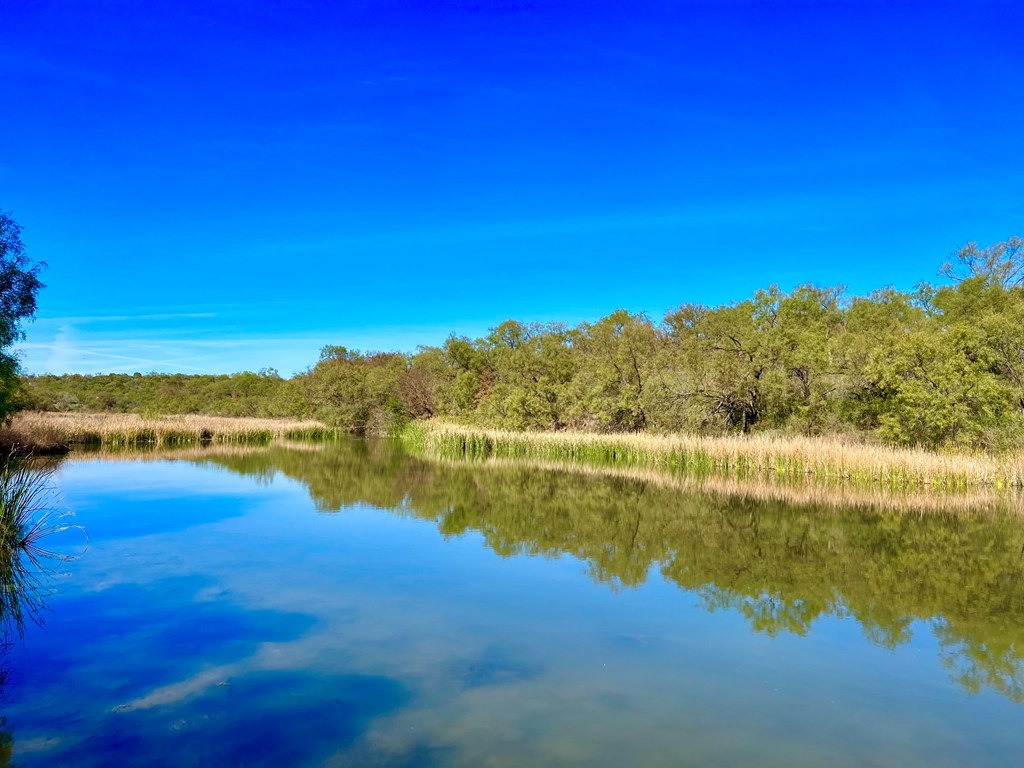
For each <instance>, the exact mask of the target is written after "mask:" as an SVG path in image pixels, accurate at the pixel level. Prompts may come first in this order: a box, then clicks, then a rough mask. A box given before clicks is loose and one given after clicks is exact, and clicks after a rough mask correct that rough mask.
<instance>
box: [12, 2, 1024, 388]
mask: <svg viewBox="0 0 1024 768" xmlns="http://www.w3.org/2000/svg"><path fill="white" fill-rule="evenodd" d="M207 5H212V8H211V7H204V6H207ZM0 19H2V21H0V25H2V30H3V31H2V35H0V83H2V84H3V89H2V92H3V109H4V117H3V119H2V120H0V209H3V210H6V211H8V212H10V213H12V214H13V215H14V217H15V218H16V219H17V220H18V221H19V222H20V223H21V224H22V225H23V226H24V232H23V235H22V239H23V240H24V241H25V243H26V245H27V246H28V249H29V253H30V255H31V256H32V257H34V258H35V259H39V260H44V261H46V262H48V264H49V268H48V270H47V271H46V273H45V277H44V279H45V282H46V283H47V284H48V287H47V288H46V289H45V291H44V292H43V293H42V294H41V295H40V312H39V316H38V319H37V320H36V322H35V323H33V324H31V325H29V326H27V331H28V338H27V340H26V343H25V344H24V345H23V349H24V367H25V369H26V370H27V371H29V372H43V371H50V372H55V373H62V372H101V371H128V372H132V371H136V370H138V371H150V370H163V371H184V372H198V371H204V372H230V371H236V370H244V369H249V370H255V369H259V368H262V367H265V366H273V367H276V368H278V369H279V370H280V371H281V372H282V373H283V374H285V375H288V374H291V373H293V372H295V371H297V370H301V369H303V368H305V367H306V366H307V365H309V364H311V363H313V362H314V361H315V360H316V358H317V355H318V350H319V348H320V347H321V346H322V345H324V344H343V345H346V346H349V347H355V348H360V349H411V348H413V347H415V345H416V344H417V343H421V342H422V343H440V342H441V341H442V340H443V339H444V338H445V336H447V335H448V333H450V332H456V333H460V334H467V335H470V336H476V335H481V334H483V333H485V332H486V329H487V328H488V327H489V326H493V325H495V324H496V323H498V322H500V321H501V320H503V319H506V318H509V317H512V318H516V319H521V320H540V321H547V320H562V321H566V322H568V323H570V324H575V323H576V322H579V321H581V320H594V319H597V318H599V317H601V316H602V315H605V314H607V313H608V312H611V311H612V310H614V309H616V308H619V307H624V308H627V309H630V310H635V311H645V312H648V313H649V314H650V315H651V316H652V317H653V318H656V319H657V318H660V317H661V315H662V314H663V312H664V311H665V310H666V309H668V308H670V307H673V306H676V305H678V304H680V303H682V302H687V301H699V302H705V303H712V304H719V303H727V302H730V301H733V300H740V299H743V298H745V297H747V296H749V295H750V294H751V293H752V292H753V291H754V290H755V289H757V288H760V287H765V286H767V285H769V284H771V283H778V284H779V285H781V286H782V287H783V288H787V289H788V288H792V287H793V286H795V285H798V284H801V283H805V282H815V283H817V284H822V285H833V284H838V283H842V284H844V285H846V286H848V287H849V289H850V291H851V292H853V293H863V292H867V291H869V290H870V289H872V288H875V287H880V286H882V285H886V284H892V285H895V286H897V287H901V288H910V287H912V286H913V285H914V284H915V283H917V282H919V281H921V280H932V279H935V276H936V270H937V268H938V267H939V265H940V264H941V262H942V261H943V259H944V258H946V256H947V255H948V254H949V252H950V251H952V250H953V249H954V248H955V247H956V246H958V245H959V244H961V243H963V242H965V241H968V240H976V241H979V242H981V243H990V242H994V241H998V240H1004V239H1006V238H1007V237H1009V236H1010V235H1012V234H1024V226H1022V222H1024V183H1022V182H1024V138H1022V137H1024V46H1022V45H1021V44H1020V32H1021V30H1024V3H1019V2H1005V3H997V2H962V3H942V2H920V3H901V2H878V3H872V2H856V3H854V2H850V3H842V2H808V3H800V4H796V3H781V2H779V3H768V2H725V1H723V2H708V3H683V2H676V3H660V2H636V3H627V2H616V3H602V2H600V0H589V1H587V2H544V1H543V0H535V1H534V2H525V1H524V2H482V1H481V2H444V0H434V1H432V2H427V1H426V0H423V1H421V2H387V1H385V0H380V1H377V2H348V3H327V2H324V3H312V2H307V3H278V2H275V3H256V2H240V3H212V4H206V3H203V4H200V3H194V4H193V3H189V2H184V1H183V0H178V1H177V2H170V3H163V2H152V1H148V0H147V1H146V2H83V1H78V2H47V1H46V0H40V1H38V2H28V0H0Z"/></svg>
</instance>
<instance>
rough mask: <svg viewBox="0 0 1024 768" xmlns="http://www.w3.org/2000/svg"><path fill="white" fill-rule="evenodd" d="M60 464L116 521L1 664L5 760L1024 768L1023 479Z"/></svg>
mask: <svg viewBox="0 0 1024 768" xmlns="http://www.w3.org/2000/svg"><path fill="white" fill-rule="evenodd" d="M55 482H56V484H57V488H58V491H59V494H60V496H61V497H62V500H61V505H62V506H63V507H67V508H69V509H72V510H74V511H75V513H76V515H77V522H79V523H81V524H82V525H83V526H84V527H85V528H86V529H87V531H88V538H89V542H88V547H87V548H86V549H85V551H84V553H82V554H81V556H80V557H79V558H78V559H76V560H74V561H72V562H69V563H65V564H61V565H60V566H59V573H55V574H53V575H51V576H50V577H48V578H47V580H46V588H47V590H48V594H47V595H46V599H45V602H46V609H45V611H44V614H43V618H44V623H43V624H42V625H41V626H37V625H34V624H30V625H28V626H27V627H26V630H25V636H24V638H23V639H18V638H17V637H16V635H15V636H14V637H13V638H12V642H10V644H9V645H8V647H7V648H6V651H5V653H4V656H3V659H2V662H0V666H2V667H3V670H4V672H3V674H2V677H0V680H2V684H3V688H2V694H0V696H2V698H0V714H2V715H3V721H2V725H0V731H2V734H0V764H2V763H3V762H4V760H7V761H8V762H9V764H12V765H18V766H23V767H30V766H67V767H69V768H71V767H74V766H105V765H116V766H129V765H140V766H141V765H145V766H231V765H245V766H307V765H308V766H474V767H475V766H615V767H616V768H620V767H622V766H747V765H757V766H780V767H782V766H786V767H787V768H789V767H791V766H820V765H829V766H837V767H838V766H858V767H859V766H929V767H935V766H1019V765H1022V764H1024V518H1022V517H1021V516H1020V515H1019V514H1017V513H1015V511H1014V510H1013V509H1012V506H1011V508H1009V509H1008V510H1004V511H1002V512H999V511H996V512H992V513H989V514H984V515H982V514H976V515H962V514H961V515H953V516H945V515H939V514H934V513H929V514H908V513H906V512H897V511H891V512H886V511H880V510H877V509H870V508H860V509H830V508H824V507H817V506H814V505H787V504H784V503H782V502H779V501H774V502H773V501H771V500H767V499H761V500H758V499H756V498H751V497H748V498H740V497H735V496H733V497H730V496H725V495H715V494H707V493H684V492H682V491H680V490H679V489H678V488H673V487H669V486H665V485H662V484H659V483H657V482H652V481H648V480H645V479H643V478H628V477H601V476H594V475H588V474H579V473H574V472H569V471H559V470H554V469H541V468H536V467H524V466H515V465H504V466H503V465H483V464H471V463H465V464H459V463H455V462H448V463H442V462H438V461H433V460H429V459H425V458H417V457H414V456H410V455H408V454H406V453H404V452H403V450H402V449H401V448H400V446H398V445H396V444H395V443H392V442H389V441H386V440H381V441H375V442H374V441H361V440H351V441H343V442H340V443H336V444H320V445H300V444H296V445H288V446H273V447H268V448H255V447H253V448H236V449H220V448H216V447H211V448H209V449H206V450H198V449H196V450H191V451H184V452H181V453H180V454H170V453H168V454H159V455H156V454H154V455H146V454H135V455H120V456H118V455H112V456H111V455H100V454H72V455H71V457H69V458H68V459H66V460H64V461H63V462H62V463H61V464H60V466H59V468H58V471H57V474H56V476H55ZM62 536H67V537H68V538H63V539H62V540H61V545H62V546H65V547H67V548H68V549H70V550H75V551H77V550H79V549H81V544H82V542H81V540H75V539H74V538H73V537H71V536H70V534H62Z"/></svg>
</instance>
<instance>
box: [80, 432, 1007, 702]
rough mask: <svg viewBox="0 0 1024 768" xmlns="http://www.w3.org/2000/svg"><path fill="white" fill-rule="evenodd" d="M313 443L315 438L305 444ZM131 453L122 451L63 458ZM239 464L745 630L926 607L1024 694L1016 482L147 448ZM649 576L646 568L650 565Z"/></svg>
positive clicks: (895, 617) (335, 508) (303, 450)
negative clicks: (825, 480) (970, 484)
mask: <svg viewBox="0 0 1024 768" xmlns="http://www.w3.org/2000/svg"><path fill="white" fill-rule="evenodd" d="M310 448H312V449H310ZM104 457H111V458H113V459H114V460H124V459H130V460H135V458H134V455H132V456H129V455H126V454H124V453H115V454H110V453H93V454H77V453H76V454H73V455H72V458H73V459H77V460H83V459H84V460H96V461H102V460H104ZM139 458H141V459H142V460H143V461H145V460H172V461H173V460H181V461H184V462H191V463H195V464H197V465H202V466H209V467H211V468H216V469H219V470H221V471H229V472H233V473H236V474H239V475H242V476H246V477H250V478H252V479H254V480H255V481H256V482H262V481H265V480H266V479H268V478H272V477H274V476H277V475H281V476H283V477H286V478H289V479H290V480H293V481H295V482H298V483H301V484H302V485H304V486H305V488H306V489H307V491H308V493H309V495H310V497H311V499H312V500H313V503H314V506H315V508H316V509H317V510H319V511H320V512H325V513H344V512H345V511H346V510H347V509H349V508H351V507H353V506H359V505H363V504H365V505H370V506H373V507H376V508H378V509H381V510H387V511H390V512H391V513H392V514H397V515H402V516H409V517H413V518H417V519H420V520H424V521H429V522H430V523H431V524H432V525H434V526H435V527H436V528H437V530H438V531H439V532H440V533H441V534H442V535H444V536H459V535H462V534H465V533H468V532H473V533H475V534H477V535H479V536H480V537H481V538H482V540H483V542H484V544H485V545H486V546H487V547H488V548H489V549H490V550H492V551H493V552H494V553H496V554H497V555H499V556H502V557H508V556H515V555H523V554H525V555H541V556H546V557H560V556H563V555H568V556H571V557H574V558H578V559H579V560H580V561H581V562H583V563H585V564H586V567H587V572H588V574H589V576H590V577H591V578H592V579H593V580H594V581H595V582H598V583H601V584H605V585H609V586H611V587H613V588H618V587H627V588H628V587H635V586H639V585H641V584H643V583H645V582H647V581H648V580H650V579H651V578H652V574H654V573H660V575H661V577H662V578H664V579H665V580H666V581H667V582H669V583H671V584H673V585H674V586H676V587H678V588H680V589H683V590H687V591H689V592H692V593H694V594H695V595H697V596H698V597H699V599H700V602H701V605H703V606H704V607H705V608H707V609H709V610H715V609H717V608H723V609H728V610H730V611H735V612H736V613H737V614H738V615H740V616H742V617H743V618H744V620H745V621H746V622H747V624H748V625H749V626H750V627H751V629H753V630H754V631H757V632H759V633H765V634H769V635H774V634H778V633H792V634H805V633H807V632H809V631H810V630H811V628H812V626H813V625H814V623H815V622H817V621H818V620H819V619H821V618H823V617H829V616H836V617H840V618H849V619H852V620H855V621H857V623H858V624H860V626H861V627H862V628H863V630H864V633H865V634H866V635H867V636H868V637H869V638H870V639H871V640H872V642H874V643H876V644H878V645H880V646H883V647H889V648H891V647H895V646H897V645H900V644H902V643H905V642H907V641H908V640H909V637H910V633H911V627H912V625H913V624H914V622H916V621H923V622H927V624H928V625H929V627H930V628H931V631H932V632H933V634H934V635H935V637H936V639H937V640H938V642H939V649H940V654H941V655H942V658H943V660H944V663H948V664H949V667H950V669H951V670H956V679H957V680H958V682H960V683H961V684H962V685H965V686H967V683H966V682H964V681H981V682H980V683H977V682H976V683H972V684H975V685H980V686H981V687H984V688H986V689H991V690H995V691H997V692H999V693H1002V694H1004V695H1006V696H1008V697H1009V698H1011V699H1012V700H1014V701H1024V648H1022V647H1021V645H1020V642H1019V640H1018V636H1019V635H1020V631H1021V627H1022V626H1024V581H1022V580H1021V577H1020V575H1021V572H1022V559H1021V558H1022V554H1021V553H1022V552H1024V518H1022V516H1021V514H1020V507H1019V506H1016V497H1015V496H1013V495H1008V494H1000V493H999V492H997V491H995V490H994V489H988V490H983V489H977V490H976V491H974V492H966V491H965V492H950V491H946V492H936V491H935V490H922V491H921V492H920V493H913V492H903V493H893V492H890V491H882V490H881V489H879V490H878V491H877V492H872V490H871V489H869V488H859V489H858V488H855V487H851V486H848V485H847V486H843V485H841V484H840V485H839V487H838V488H835V489H834V488H831V487H829V486H828V485H823V484H822V483H820V482H807V483H803V482H799V481H778V480H776V481H774V482H771V481H765V480H762V481H757V480H756V479H755V480H751V479H742V478H723V477H720V476H710V477H705V478H698V477H686V476H678V475H671V474H666V473H664V472H659V471H656V470H645V469H636V468H628V467H594V466H591V465H575V466H574V465H571V464H566V463H563V462H543V461H527V460H519V459H514V460H509V459H490V460H465V459H439V458H425V457H423V456H422V455H414V454H409V453H407V452H406V451H405V450H404V449H403V447H402V445H401V443H400V442H398V441H394V440H386V439H377V440H372V441H368V440H361V439H348V440H341V441H338V442H335V443H317V444H313V446H310V445H308V444H299V445H292V446H286V445H272V446H269V447H266V448H261V447H251V446H250V447H242V446H231V447H225V446H219V447H210V448H202V449H189V450H185V451H158V452H152V451H146V452H143V453H142V454H140V456H139ZM655 578H657V577H655Z"/></svg>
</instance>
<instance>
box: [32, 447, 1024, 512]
mask: <svg viewBox="0 0 1024 768" xmlns="http://www.w3.org/2000/svg"><path fill="white" fill-rule="evenodd" d="M374 441H375V442H376V443H383V444H395V449H396V450H398V449H399V448H398V444H397V441H393V440H390V439H388V438H375V439H374ZM342 442H347V443H356V442H361V439H360V438H347V439H346V440H344V441H342ZM333 445H335V443H334V442H333V441H332V442H323V441H303V440H288V439H283V438H279V439H277V440H274V441H273V442H271V443H269V444H264V445H253V444H225V443H208V444H202V445H183V446H180V447H167V446H149V447H144V446H125V447H122V448H110V447H104V448H99V447H94V448H81V449H78V448H76V449H75V450H74V451H72V452H71V453H70V454H67V455H66V456H64V457H61V458H58V459H50V461H56V462H60V461H62V460H73V461H115V462H116V461H123V462H133V461H143V462H145V461H193V460H196V459H210V460H214V461H216V460H218V459H231V458H243V457H252V456H259V455H262V454H265V453H266V452H267V451H268V450H272V449H283V450H287V451H294V452H299V453H310V454H311V453H323V452H325V451H328V452H330V450H331V447H332V446H333ZM413 455H415V456H416V458H417V459H420V460H425V461H427V462H428V463H430V464H436V465H439V466H449V467H453V468H454V467H473V466H496V467H509V468H515V467H519V468H524V469H535V470H538V471H542V472H568V473H572V474H577V475H581V476H587V477H603V478H619V479H625V480H634V481H639V482H644V483H652V484H655V485H657V486H658V487H662V488H667V489H674V490H678V491H680V492H681V493H688V494H692V493H702V494H710V495H712V496H716V497H720V498H727V499H736V500H741V501H752V502H773V503H774V502H782V503H786V504H794V505H798V506H814V507H825V508H828V509H860V510H868V509H876V510H892V511H897V512H903V513H911V514H938V515H958V514H982V515H986V514H992V513H1009V514H1016V515H1022V514H1024V489H1021V488H1019V487H1016V486H1014V487H1009V488H1003V489H997V488H995V487H993V486H982V487H970V488H961V489H950V488H902V489H901V488H889V487H881V486H878V485H851V484H849V483H844V482H841V481H831V482H830V481H828V480H820V479H814V478H812V477H807V476H804V477H790V476H785V475H781V476H780V475H773V474H767V475H766V474H762V475H755V476H743V477H741V476H735V475H727V474H719V473H710V474H685V473H681V472H676V473H673V472H668V471H665V470H659V469H651V468H643V467H628V466H615V465H604V466H602V465H595V464H589V463H585V462H581V461H571V460H546V459H530V458H506V457H498V456H489V457H487V458H484V459H481V458H473V459H470V458H453V457H450V456H444V455H440V454H435V453H433V452H431V451H423V452H420V451H417V452H415V453H414V454H413Z"/></svg>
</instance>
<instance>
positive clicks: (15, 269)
mask: <svg viewBox="0 0 1024 768" xmlns="http://www.w3.org/2000/svg"><path fill="white" fill-rule="evenodd" d="M43 266H44V265H43V264H39V263H34V262H32V261H30V260H29V258H28V256H26V255H25V245H24V243H22V242H21V225H19V224H18V223H17V222H16V221H15V220H14V219H13V218H11V216H10V215H9V214H7V213H4V212H3V211H0V418H3V417H5V416H7V415H8V414H9V413H10V412H11V411H12V410H13V409H14V407H15V405H16V397H15V395H16V390H17V387H18V360H17V358H16V357H15V356H14V355H13V354H12V352H11V349H10V347H11V345H12V344H14V342H16V341H18V340H19V339H21V338H22V337H23V332H22V330H21V323H22V321H24V320H26V319H28V318H31V317H32V316H33V315H34V314H35V312H36V294H37V293H39V289H40V288H42V287H43V284H42V282H41V281H40V280H39V272H40V270H41V269H42V268H43Z"/></svg>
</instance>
